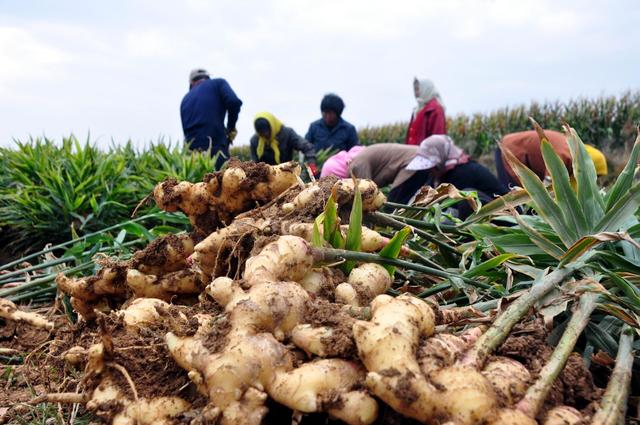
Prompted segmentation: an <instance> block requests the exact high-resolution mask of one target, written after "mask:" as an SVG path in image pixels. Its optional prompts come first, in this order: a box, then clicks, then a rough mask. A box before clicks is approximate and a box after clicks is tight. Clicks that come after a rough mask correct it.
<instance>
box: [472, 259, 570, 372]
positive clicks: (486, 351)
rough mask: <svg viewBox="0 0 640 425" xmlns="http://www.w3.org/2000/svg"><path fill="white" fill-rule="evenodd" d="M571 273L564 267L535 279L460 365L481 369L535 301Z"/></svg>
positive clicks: (499, 317)
mask: <svg viewBox="0 0 640 425" xmlns="http://www.w3.org/2000/svg"><path fill="white" fill-rule="evenodd" d="M572 272H573V269H571V268H568V267H565V268H561V269H556V270H554V271H553V272H551V273H549V274H548V275H546V276H544V277H543V278H541V279H539V280H538V279H536V281H535V282H534V283H533V286H532V287H531V289H530V290H529V292H527V293H526V294H524V295H522V296H521V297H520V298H518V299H517V300H516V301H514V302H513V304H511V305H510V306H509V308H507V309H506V310H505V311H504V313H502V314H501V315H500V316H498V318H497V319H496V320H495V321H494V322H493V325H492V326H491V327H490V328H489V330H487V332H485V333H484V334H483V335H482V336H481V337H480V338H479V339H478V341H477V342H476V344H475V345H474V346H473V347H472V348H471V349H470V350H469V351H468V352H467V353H466V355H465V356H464V358H463V359H462V361H461V363H462V364H463V365H466V366H472V367H475V368H476V369H481V368H482V366H483V365H484V363H485V362H486V360H487V358H488V357H489V356H490V355H491V353H492V352H493V351H494V350H495V349H496V348H497V347H498V346H499V345H500V344H502V343H503V342H504V340H505V339H507V337H508V336H509V333H510V332H511V329H512V328H513V327H514V326H515V325H516V323H518V322H519V321H520V320H522V318H523V317H524V316H525V315H526V314H527V313H528V312H529V310H530V309H531V307H533V305H534V304H535V303H536V301H538V300H539V299H541V298H542V297H543V296H544V295H545V294H546V293H547V292H549V291H550V290H551V289H552V288H553V287H554V286H556V285H558V284H559V283H560V282H562V281H563V280H564V278H566V277H567V276H568V275H570V274H571V273H572Z"/></svg>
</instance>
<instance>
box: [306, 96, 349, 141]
mask: <svg viewBox="0 0 640 425" xmlns="http://www.w3.org/2000/svg"><path fill="white" fill-rule="evenodd" d="M343 111H344V102H343V101H342V99H341V98H340V96H338V95H336V94H333V93H329V94H327V95H325V96H324V97H323V98H322V101H321V102H320V112H322V118H320V119H319V120H317V121H314V122H312V123H311V125H310V126H309V131H307V135H306V136H305V139H307V140H308V141H309V142H310V143H311V144H312V145H313V147H314V149H315V150H316V152H317V151H319V150H320V149H335V150H339V151H348V150H349V149H351V148H352V147H354V146H356V145H358V144H359V141H358V133H357V132H356V128H355V127H354V126H353V125H352V124H350V123H348V122H347V121H345V120H344V119H343V118H342V112H343Z"/></svg>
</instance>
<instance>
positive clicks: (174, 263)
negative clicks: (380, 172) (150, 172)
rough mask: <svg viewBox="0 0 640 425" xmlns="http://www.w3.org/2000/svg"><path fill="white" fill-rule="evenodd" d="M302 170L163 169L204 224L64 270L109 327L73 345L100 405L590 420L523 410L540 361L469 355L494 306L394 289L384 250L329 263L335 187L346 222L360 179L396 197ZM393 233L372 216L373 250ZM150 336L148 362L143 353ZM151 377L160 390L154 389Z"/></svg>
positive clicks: (195, 413)
mask: <svg viewBox="0 0 640 425" xmlns="http://www.w3.org/2000/svg"><path fill="white" fill-rule="evenodd" d="M299 173H300V169H299V166H298V165H296V164H282V165H280V166H276V167H271V166H267V165H265V164H242V163H239V162H231V163H229V165H228V166H227V168H226V169H224V170H222V171H220V172H217V173H213V174H211V175H208V176H207V177H206V178H205V179H204V181H202V182H199V183H190V182H177V181H172V180H167V181H165V182H163V183H161V184H159V185H157V186H156V188H155V190H154V197H155V199H156V202H157V204H158V206H159V207H161V208H163V209H165V210H167V211H182V212H183V213H185V214H186V215H187V216H189V219H190V221H191V223H192V224H193V226H194V230H193V232H192V233H190V234H180V235H172V236H164V237H161V238H158V239H157V240H156V241H154V242H153V243H151V244H150V245H149V246H148V247H147V248H145V249H144V250H141V251H140V252H138V253H136V254H135V255H134V256H133V257H132V258H131V259H129V260H127V261H122V260H115V259H102V260H100V264H101V265H102V268H101V269H100V271H99V272H98V273H97V274H96V275H95V276H92V277H87V278H72V277H65V276H62V275H61V276H59V277H58V279H57V283H58V286H59V288H60V289H61V290H62V291H63V292H64V293H65V294H67V295H69V296H70V298H71V304H72V306H73V307H74V309H75V310H76V312H78V313H79V314H80V315H81V316H82V318H83V319H84V321H86V322H87V324H86V326H93V330H94V332H95V333H96V334H97V335H99V340H98V341H93V342H92V343H91V344H86V343H84V344H78V345H73V346H70V347H68V349H67V350H66V351H65V352H64V354H63V355H62V358H64V359H65V360H66V361H67V362H68V364H69V367H75V368H84V371H85V379H84V382H85V385H84V387H83V389H82V393H81V394H80V395H81V399H82V400H84V402H85V403H86V407H87V409H88V410H90V411H91V412H93V413H94V414H96V415H98V416H99V417H101V418H102V419H104V420H105V421H107V422H111V423H118V424H146V423H160V424H162V423H166V424H169V423H175V422H178V421H179V420H182V421H184V420H185V418H192V420H193V421H194V422H193V423H194V424H195V423H199V424H203V423H221V424H260V423H263V421H264V420H265V418H267V414H268V406H269V403H273V402H275V403H278V404H281V405H283V406H285V407H287V408H288V409H290V410H291V411H292V412H294V413H293V414H292V416H293V417H296V418H298V417H299V415H301V414H320V413H322V414H324V415H325V416H328V417H330V418H333V419H338V420H341V421H343V422H345V423H347V424H363V425H364V424H372V423H374V422H376V421H377V420H378V421H380V420H381V419H380V418H379V416H381V415H380V412H383V411H387V412H388V411H389V410H390V409H392V410H394V411H396V412H398V413H399V414H400V415H403V416H406V417H409V418H412V419H414V420H417V421H419V422H421V423H426V424H445V423H446V424H475V423H485V424H493V425H497V424H535V423H548V424H552V423H558V422H554V421H557V420H558V419H559V420H564V421H565V422H566V423H579V422H576V421H578V420H583V421H584V420H586V419H585V417H584V415H583V413H582V412H576V411H574V410H572V409H573V407H574V406H573V404H572V403H571V402H570V401H567V400H564V401H558V402H557V403H555V404H553V405H549V406H548V408H547V409H546V410H545V411H540V412H535V413H532V412H529V411H524V410H523V409H521V408H520V407H519V403H520V402H521V401H522V399H523V397H524V396H525V394H526V392H527V390H528V389H530V388H531V386H532V384H533V383H534V382H535V379H536V376H537V375H536V374H537V372H538V371H539V369H540V368H539V367H538V368H536V367H532V365H531V364H530V363H527V362H526V361H524V360H523V359H519V358H517V356H514V357H515V358H512V357H511V356H510V354H509V352H508V350H504V351H500V352H496V353H495V355H493V353H492V351H499V350H497V349H496V348H495V347H493V348H492V349H491V350H489V351H487V352H483V357H482V359H481V360H479V361H475V362H469V361H467V360H465V359H466V358H467V355H468V354H469V353H473V352H476V351H478V350H477V348H478V346H479V345H480V344H482V343H483V337H484V336H486V335H487V333H491V332H490V331H489V332H485V331H486V326H484V325H481V326H474V325H475V323H474V320H473V319H477V318H478V317H482V318H483V319H486V318H487V317H489V316H483V315H482V314H480V313H479V312H478V311H476V310H474V309H473V308H471V307H466V308H460V309H448V310H445V309H443V310H442V311H440V310H439V308H438V307H437V304H436V303H435V302H433V300H429V301H425V300H423V299H420V298H418V297H416V296H414V295H411V294H409V293H403V294H402V295H399V296H395V297H394V296H390V295H387V294H389V293H394V291H396V290H400V291H402V292H404V291H405V289H404V287H401V285H400V284H399V282H398V280H396V281H395V285H394V278H393V276H392V275H390V274H389V272H388V271H387V269H386V268H385V267H383V266H381V265H380V264H376V263H369V262H359V263H357V264H356V265H355V267H353V268H352V269H351V271H350V272H349V273H348V274H346V275H345V274H344V273H343V272H342V271H340V270H339V268H338V267H337V266H336V262H333V263H327V262H322V261H321V260H322V259H323V258H326V257H325V256H324V255H323V252H328V249H326V248H323V247H312V246H311V243H310V242H311V241H312V239H313V233H314V221H315V220H316V218H317V217H318V215H320V214H321V213H322V212H323V210H324V206H325V204H326V202H327V200H328V199H329V197H330V196H332V195H333V197H334V200H335V202H336V205H337V208H338V216H339V218H340V219H341V220H342V223H340V230H341V232H342V233H343V236H344V235H345V234H346V229H347V225H348V224H347V223H346V222H345V221H346V220H347V218H348V216H349V211H350V209H351V203H352V201H353V196H354V189H355V184H357V185H358V188H359V190H360V192H361V194H362V200H363V210H364V211H365V213H366V212H370V211H375V210H377V209H378V208H380V207H381V206H382V205H383V204H384V202H385V198H384V195H383V194H382V193H381V192H380V191H379V190H378V188H377V187H376V186H375V184H373V183H372V182H370V181H364V180H359V181H355V182H354V180H353V179H345V180H339V179H336V178H325V179H321V180H319V181H317V182H313V183H309V184H307V185H305V184H303V183H301V181H300V180H299V178H298V175H299ZM319 227H320V228H319V229H318V230H319V231H320V232H322V231H323V229H322V226H319ZM387 242H388V239H387V238H385V237H383V236H381V235H380V234H379V233H377V232H376V231H375V230H374V229H370V228H366V227H363V229H362V240H361V246H362V251H364V252H372V253H375V252H377V251H380V250H381V249H382V248H383V247H384V246H385V245H386V243H387ZM323 250H324V251H323ZM406 253H407V250H405V251H404V252H403V253H401V255H402V254H406ZM390 290H391V291H390ZM0 311H1V310H0ZM0 317H4V316H0ZM3 320H12V319H11V318H9V319H3ZM484 321H485V322H486V320H484ZM490 330H491V328H490ZM498 346H499V344H498ZM139 347H146V348H144V349H142V348H139ZM135 350H143V351H141V352H140V354H139V356H136V355H137V354H138V353H137V352H136V351H135ZM144 350H151V351H152V354H153V356H152V358H153V359H154V362H153V364H152V365H150V367H149V368H145V367H141V366H140V364H139V362H138V360H139V359H144V358H145V356H146V354H145V351H144ZM545 360H546V357H545V359H544V360H539V363H543V362H544V361H545ZM150 369H153V372H151V371H150ZM165 369H166V370H165ZM152 380H155V381H158V382H160V381H161V382H162V383H163V390H162V391H156V392H155V393H152V392H151V391H149V388H150V387H153V384H151V382H152ZM269 399H270V400H271V401H270V402H269ZM563 403H564V404H563ZM565 404H566V405H565ZM576 418H582V419H576ZM172 421H173V422H172ZM538 421H540V422H538ZM303 423H304V419H303Z"/></svg>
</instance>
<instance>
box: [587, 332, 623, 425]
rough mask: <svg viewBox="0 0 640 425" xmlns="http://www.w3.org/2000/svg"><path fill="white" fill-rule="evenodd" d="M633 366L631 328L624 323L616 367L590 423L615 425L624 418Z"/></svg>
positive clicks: (594, 424) (592, 424) (593, 424)
mask: <svg viewBox="0 0 640 425" xmlns="http://www.w3.org/2000/svg"><path fill="white" fill-rule="evenodd" d="M632 368H633V330H632V329H631V327H630V326H628V325H625V326H624V327H623V328H622V334H621V335H620V344H619V346H618V355H617V356H616V367H615V368H614V369H613V373H612V374H611V379H609V384H608V385H607V389H606V391H605V393H604V396H603V397H602V401H601V402H600V409H598V411H597V412H596V414H595V415H594V416H593V420H592V421H591V425H616V424H619V423H622V422H623V420H624V415H625V411H626V410H627V409H626V408H627V398H628V396H629V383H630V382H631V370H632Z"/></svg>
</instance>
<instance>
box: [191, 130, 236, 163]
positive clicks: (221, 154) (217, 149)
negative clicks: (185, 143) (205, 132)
mask: <svg viewBox="0 0 640 425" xmlns="http://www.w3.org/2000/svg"><path fill="white" fill-rule="evenodd" d="M209 140H211V138H209ZM193 145H194V143H192V144H191V145H190V146H189V149H191V150H192V151H199V152H205V151H207V150H208V149H209V146H211V150H210V151H209V153H210V155H211V156H212V157H214V156H216V155H218V157H217V158H216V163H215V167H216V170H219V169H220V168H222V166H223V165H224V163H225V162H227V160H228V159H229V157H230V154H229V143H228V142H226V141H225V142H224V143H215V144H213V145H210V144H206V145H205V144H202V143H201V144H198V145H197V146H193Z"/></svg>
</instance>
